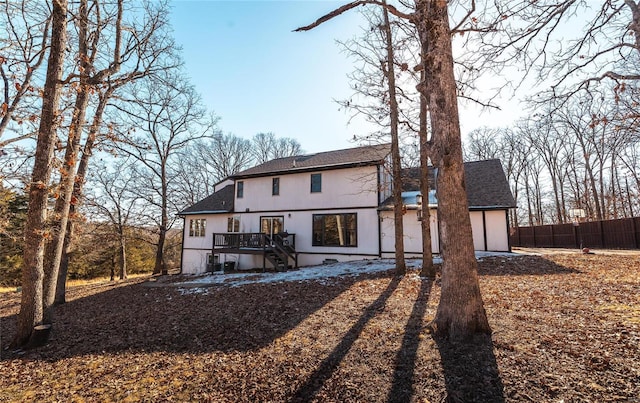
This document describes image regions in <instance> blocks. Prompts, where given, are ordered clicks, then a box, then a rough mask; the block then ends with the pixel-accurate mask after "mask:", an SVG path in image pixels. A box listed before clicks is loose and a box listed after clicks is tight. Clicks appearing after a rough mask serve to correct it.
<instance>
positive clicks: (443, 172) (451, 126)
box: [416, 0, 491, 340]
mask: <svg viewBox="0 0 640 403" xmlns="http://www.w3.org/2000/svg"><path fill="white" fill-rule="evenodd" d="M416 6H417V7H416V13H417V14H418V17H417V18H416V20H417V21H418V22H419V27H418V31H419V33H420V35H421V36H420V39H421V42H422V44H423V45H424V46H425V49H427V52H426V54H425V55H423V61H424V65H425V82H426V86H423V87H422V89H423V91H424V90H425V89H426V93H424V94H423V95H425V96H427V97H428V100H429V114H430V117H431V128H432V133H433V136H432V138H433V143H434V149H435V155H432V158H433V157H434V156H435V158H436V160H437V161H438V162H437V163H436V164H435V165H436V166H437V167H438V170H439V172H438V178H437V183H438V186H437V189H438V215H439V218H440V223H441V226H440V234H441V241H442V257H443V264H442V291H441V296H440V303H439V305H438V310H437V312H436V316H435V318H434V319H433V321H432V322H431V324H430V327H431V329H432V330H433V331H434V333H435V334H436V335H438V336H444V337H449V338H451V339H454V340H460V339H466V338H468V337H470V336H472V335H474V334H479V333H490V332H491V328H490V327H489V322H488V320H487V315H486V312H485V310H484V305H483V302H482V296H481V294H480V285H479V281H478V273H477V262H476V259H475V255H474V248H473V238H472V235H471V220H470V217H469V207H468V203H467V195H466V190H465V185H464V169H463V160H462V144H461V135H460V120H459V114H458V99H457V91H456V83H455V78H454V72H453V53H452V48H451V31H450V28H449V14H448V10H447V8H448V7H447V2H445V1H429V0H419V1H418V2H417V4H416ZM425 87H426V88H425Z"/></svg>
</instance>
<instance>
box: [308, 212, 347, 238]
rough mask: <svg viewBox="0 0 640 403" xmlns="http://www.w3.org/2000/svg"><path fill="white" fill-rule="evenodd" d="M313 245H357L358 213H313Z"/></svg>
mask: <svg viewBox="0 0 640 403" xmlns="http://www.w3.org/2000/svg"><path fill="white" fill-rule="evenodd" d="M312 245H313V246H358V215H357V214H356V213H346V214H314V215H313V242H312Z"/></svg>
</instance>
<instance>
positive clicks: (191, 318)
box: [0, 253, 640, 402]
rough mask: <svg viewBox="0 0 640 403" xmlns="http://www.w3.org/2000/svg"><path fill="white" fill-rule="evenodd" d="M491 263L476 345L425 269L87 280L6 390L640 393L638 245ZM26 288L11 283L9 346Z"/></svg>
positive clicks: (283, 398) (209, 397) (430, 395)
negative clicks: (440, 322)
mask: <svg viewBox="0 0 640 403" xmlns="http://www.w3.org/2000/svg"><path fill="white" fill-rule="evenodd" d="M479 266H480V282H481V288H482V293H483V298H484V302H485V308H486V311H487V314H488V317H489V321H490V323H491V326H492V328H493V334H492V336H491V337H479V338H477V339H476V340H473V341H470V342H468V343H465V344H452V343H450V342H448V341H446V340H437V339H434V338H433V337H432V336H431V335H430V334H429V333H428V332H427V331H426V323H427V322H428V321H429V320H430V319H431V318H433V316H434V314H435V310H436V307H437V303H438V299H439V294H440V286H439V281H438V280H436V281H435V282H431V281H427V280H423V279H421V278H420V277H418V276H417V274H415V273H411V274H409V275H406V276H404V277H402V278H396V277H394V276H393V274H392V273H391V272H382V273H375V274H371V273H370V274H364V275H361V276H358V277H342V278H337V279H325V280H322V281H319V280H314V281H302V282H285V283H275V284H248V285H243V286H238V287H230V286H225V285H215V286H211V287H208V288H206V290H205V292H190V291H189V290H188V289H187V290H185V289H181V288H180V287H176V286H172V287H159V286H157V283H158V282H157V281H156V282H154V284H155V285H156V286H155V287H149V286H148V285H149V282H147V281H146V280H145V279H135V280H131V281H126V282H120V283H105V284H98V285H90V286H81V287H76V288H73V289H71V290H70V291H69V297H70V298H69V299H70V301H69V302H68V303H67V304H65V305H63V306H60V307H59V308H58V310H57V312H56V318H55V323H54V330H53V333H52V337H51V341H50V343H49V344H48V345H47V346H45V347H42V348H39V349H35V350H30V351H27V352H15V351H8V350H3V351H2V361H0V373H1V374H2V376H1V377H0V401H11V402H14V401H15V402H22V401H38V402H40V401H91V402H93V401H211V402H258V401H260V402H288V401H317V402H382V401H385V402H445V401H446V402H530V401H533V402H605V401H606V402H611V401H618V402H639V401H640V400H639V398H638V396H640V255H637V254H636V255H620V254H615V255H614V254H604V253H596V254H590V255H583V254H579V253H554V254H545V255H543V256H527V255H523V256H518V257H507V256H499V257H490V258H484V259H482V261H481V262H480V263H479ZM303 270H304V269H303ZM179 279H180V277H179V276H173V277H170V278H164V279H163V281H164V282H165V283H166V284H167V285H171V283H172V282H175V281H177V280H179ZM19 297H20V296H19V294H18V293H4V294H0V320H1V326H2V327H1V331H2V333H1V336H2V341H1V342H2V345H3V346H6V345H7V344H8V342H9V341H10V340H9V337H10V336H11V335H12V334H13V332H14V329H15V322H16V317H15V315H16V313H17V311H18V308H19V303H20V301H19Z"/></svg>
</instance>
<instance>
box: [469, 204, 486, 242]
mask: <svg viewBox="0 0 640 403" xmlns="http://www.w3.org/2000/svg"><path fill="white" fill-rule="evenodd" d="M469 216H470V218H471V232H472V234H473V249H475V250H485V247H484V225H483V223H482V211H471V212H470V213H469Z"/></svg>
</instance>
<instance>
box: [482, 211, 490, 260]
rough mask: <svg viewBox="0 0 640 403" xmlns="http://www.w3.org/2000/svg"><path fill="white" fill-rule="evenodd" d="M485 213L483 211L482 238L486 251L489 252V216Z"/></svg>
mask: <svg viewBox="0 0 640 403" xmlns="http://www.w3.org/2000/svg"><path fill="white" fill-rule="evenodd" d="M485 213H486V212H485V211H484V210H482V237H483V238H484V250H485V251H488V250H489V246H488V244H487V216H486V215H485Z"/></svg>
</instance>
